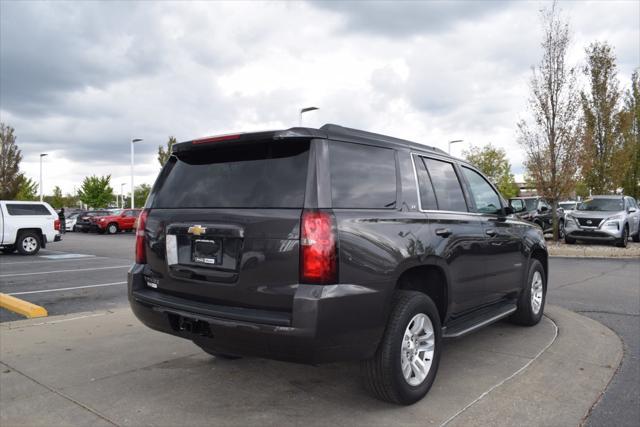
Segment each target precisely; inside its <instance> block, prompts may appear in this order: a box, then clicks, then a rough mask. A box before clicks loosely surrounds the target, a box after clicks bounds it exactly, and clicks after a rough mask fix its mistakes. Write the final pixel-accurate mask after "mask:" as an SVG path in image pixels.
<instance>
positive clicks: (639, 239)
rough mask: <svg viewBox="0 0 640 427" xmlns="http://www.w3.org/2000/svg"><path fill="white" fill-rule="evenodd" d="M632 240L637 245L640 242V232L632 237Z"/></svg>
mask: <svg viewBox="0 0 640 427" xmlns="http://www.w3.org/2000/svg"><path fill="white" fill-rule="evenodd" d="M631 239H632V240H633V241H634V242H636V243H638V242H640V231H638V232H637V233H636V234H634V235H633V236H631Z"/></svg>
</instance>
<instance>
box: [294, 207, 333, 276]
mask: <svg viewBox="0 0 640 427" xmlns="http://www.w3.org/2000/svg"><path fill="white" fill-rule="evenodd" d="M337 279H338V253H337V245H336V227H335V220H334V217H333V214H332V213H330V212H326V211H316V210H305V211H303V212H302V218H301V221H300V282H301V283H313V284H321V285H326V284H331V283H336V281H337Z"/></svg>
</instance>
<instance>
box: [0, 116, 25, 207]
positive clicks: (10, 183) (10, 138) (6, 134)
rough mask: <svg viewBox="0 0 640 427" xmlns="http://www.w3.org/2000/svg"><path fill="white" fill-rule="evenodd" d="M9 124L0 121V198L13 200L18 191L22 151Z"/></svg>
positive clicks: (20, 179) (20, 180)
mask: <svg viewBox="0 0 640 427" xmlns="http://www.w3.org/2000/svg"><path fill="white" fill-rule="evenodd" d="M13 132H14V129H13V128H12V127H11V126H6V125H5V124H4V123H0V199H2V200H13V199H14V198H15V197H16V195H17V194H18V192H19V191H20V183H21V182H22V178H20V161H21V160H22V153H21V152H20V149H19V148H18V146H17V145H16V136H15V135H14V133H13Z"/></svg>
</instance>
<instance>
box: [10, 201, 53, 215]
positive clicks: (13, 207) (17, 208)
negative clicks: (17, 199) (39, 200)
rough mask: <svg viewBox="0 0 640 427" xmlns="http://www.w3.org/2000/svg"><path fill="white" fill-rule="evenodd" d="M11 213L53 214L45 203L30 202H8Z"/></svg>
mask: <svg viewBox="0 0 640 427" xmlns="http://www.w3.org/2000/svg"><path fill="white" fill-rule="evenodd" d="M7 212H8V213H9V215H52V213H51V212H49V209H47V207H46V206H45V205H32V204H28V203H24V204H23V203H11V204H9V203H7Z"/></svg>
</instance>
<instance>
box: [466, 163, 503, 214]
mask: <svg viewBox="0 0 640 427" xmlns="http://www.w3.org/2000/svg"><path fill="white" fill-rule="evenodd" d="M462 173H463V174H464V177H465V178H466V179H467V182H468V183H469V190H470V192H471V197H473V201H474V202H475V205H476V212H478V213H483V214H491V215H497V214H499V213H500V212H501V210H502V204H501V203H500V196H499V195H498V193H496V192H495V190H494V189H493V187H491V185H489V183H488V182H487V180H485V179H484V178H483V177H482V175H480V174H479V173H478V172H476V171H474V170H472V169H469V168H467V167H464V166H463V167H462Z"/></svg>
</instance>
